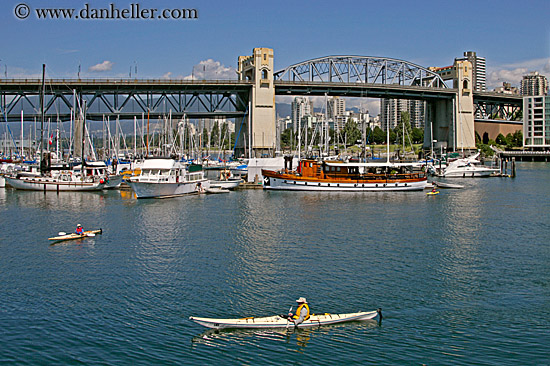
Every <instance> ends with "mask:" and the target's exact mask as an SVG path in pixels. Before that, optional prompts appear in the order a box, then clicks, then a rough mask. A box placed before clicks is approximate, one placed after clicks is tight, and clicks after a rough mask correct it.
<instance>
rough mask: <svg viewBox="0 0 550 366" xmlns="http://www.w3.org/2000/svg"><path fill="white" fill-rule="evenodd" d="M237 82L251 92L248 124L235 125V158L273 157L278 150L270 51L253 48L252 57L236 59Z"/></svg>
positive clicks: (271, 53)
mask: <svg viewBox="0 0 550 366" xmlns="http://www.w3.org/2000/svg"><path fill="white" fill-rule="evenodd" d="M238 66H239V68H238V74H239V81H250V82H252V83H253V85H252V88H251V90H250V96H249V106H248V120H246V119H245V120H244V121H243V123H241V124H240V126H239V123H237V125H236V126H235V133H236V134H238V135H237V136H236V138H237V146H236V148H235V155H236V156H238V157H240V156H242V155H245V156H248V157H261V156H262V155H269V156H272V155H273V154H274V152H275V149H276V146H277V140H276V128H275V86H274V84H273V50H272V49H271V48H254V49H253V50H252V56H239V65H238Z"/></svg>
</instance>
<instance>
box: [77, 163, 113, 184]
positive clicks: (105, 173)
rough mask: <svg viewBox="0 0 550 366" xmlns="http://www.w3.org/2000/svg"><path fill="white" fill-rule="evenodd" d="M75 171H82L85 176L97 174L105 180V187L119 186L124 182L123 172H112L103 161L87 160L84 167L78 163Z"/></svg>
mask: <svg viewBox="0 0 550 366" xmlns="http://www.w3.org/2000/svg"><path fill="white" fill-rule="evenodd" d="M73 171H75V172H77V173H81V174H83V175H85V176H96V177H100V178H103V179H104V180H105V186H104V188H105V189H113V188H118V187H120V185H121V184H122V174H114V173H113V172H110V169H109V167H108V166H107V164H105V163H104V162H103V161H86V162H84V169H82V165H77V166H75V167H74V168H73Z"/></svg>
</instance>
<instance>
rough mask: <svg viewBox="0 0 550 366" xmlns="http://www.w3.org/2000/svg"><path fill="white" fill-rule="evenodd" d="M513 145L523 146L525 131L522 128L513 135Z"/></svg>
mask: <svg viewBox="0 0 550 366" xmlns="http://www.w3.org/2000/svg"><path fill="white" fill-rule="evenodd" d="M512 146H513V147H522V146H523V132H522V131H521V130H517V131H516V132H514V134H513V135H512Z"/></svg>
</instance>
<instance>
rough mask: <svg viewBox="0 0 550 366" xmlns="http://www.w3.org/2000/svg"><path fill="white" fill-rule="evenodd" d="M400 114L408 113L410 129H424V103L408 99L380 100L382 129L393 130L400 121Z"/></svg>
mask: <svg viewBox="0 0 550 366" xmlns="http://www.w3.org/2000/svg"><path fill="white" fill-rule="evenodd" d="M401 112H409V116H410V123H411V127H412V128H415V127H416V128H422V127H424V102H423V101H421V100H409V99H380V122H381V125H382V129H383V130H384V131H387V129H388V127H389V128H391V129H394V128H395V127H396V126H397V125H398V124H399V122H400V121H401Z"/></svg>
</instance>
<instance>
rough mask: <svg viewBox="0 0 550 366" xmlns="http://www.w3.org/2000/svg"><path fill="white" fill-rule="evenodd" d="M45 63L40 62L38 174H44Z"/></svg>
mask: <svg viewBox="0 0 550 366" xmlns="http://www.w3.org/2000/svg"><path fill="white" fill-rule="evenodd" d="M45 77H46V64H42V87H41V88H40V174H44V170H45V166H44V163H45V162H44V151H43V150H44V93H45V88H46V82H45V80H44V78H45Z"/></svg>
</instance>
